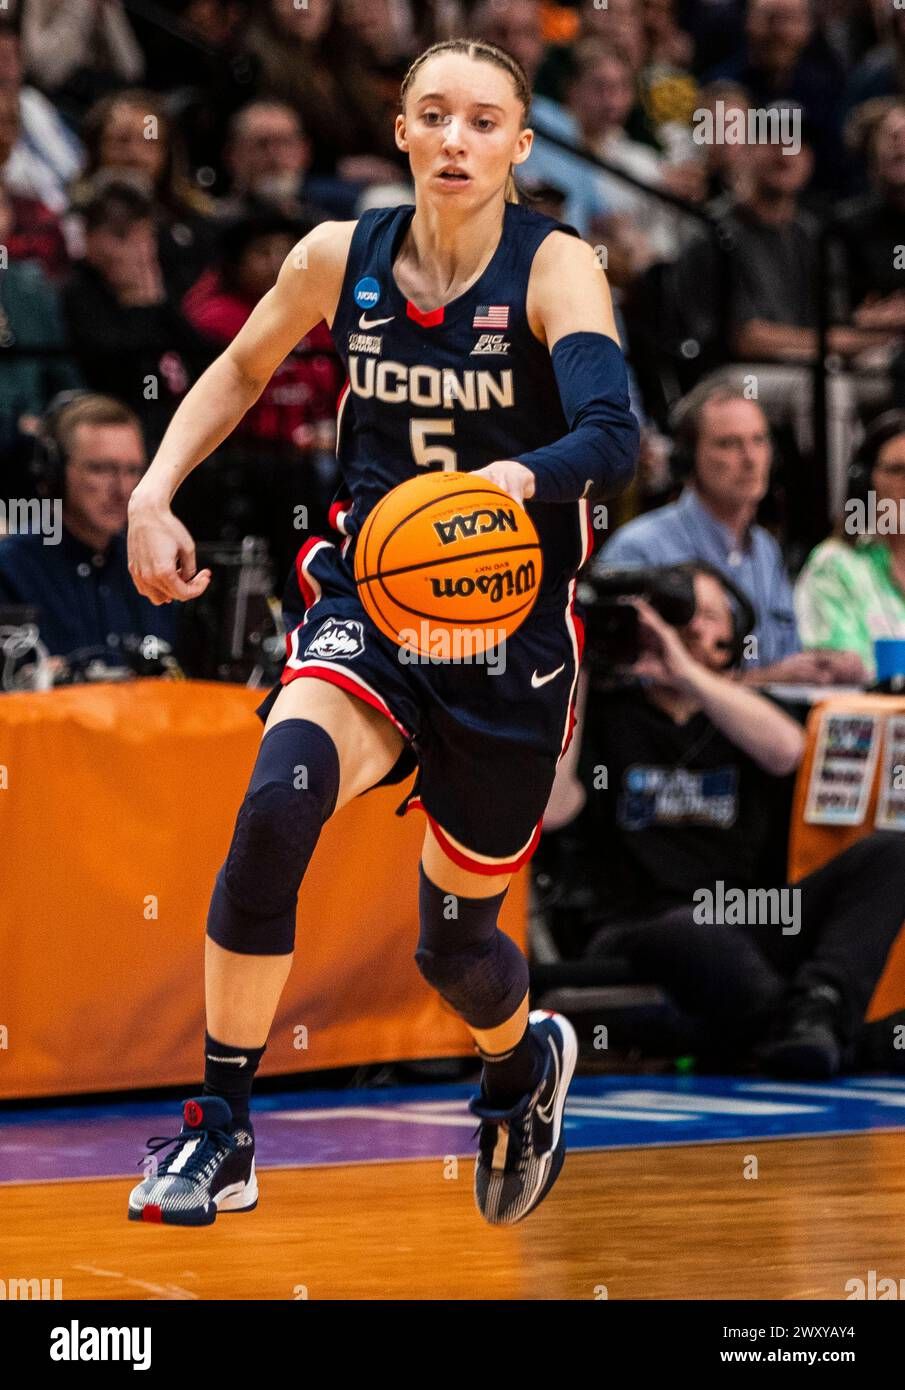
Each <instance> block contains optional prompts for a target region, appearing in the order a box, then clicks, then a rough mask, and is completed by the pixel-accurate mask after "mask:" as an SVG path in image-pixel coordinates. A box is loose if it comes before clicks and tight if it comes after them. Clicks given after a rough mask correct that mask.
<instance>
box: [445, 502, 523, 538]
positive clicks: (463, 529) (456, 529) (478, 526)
mask: <svg viewBox="0 0 905 1390" xmlns="http://www.w3.org/2000/svg"><path fill="white" fill-rule="evenodd" d="M434 530H435V531H436V533H437V535H438V536H439V537H440V543H441V545H452V543H453V542H454V541H457V540H459V538H460V537H462V538H466V539H467V538H468V537H471V536H483V535H486V534H487V532H488V531H515V532H517V531H518V522H517V521H516V519H515V512H514V511H512V510H509V511H504V510H503V509H502V507H497V508H496V509H491V508H488V507H480V508H478V509H477V510H476V511H473V512H466V513H465V514H464V515H463V514H462V513H461V512H457V513H456V515H455V516H453V517H450V518H449V520H448V521H435V522H434Z"/></svg>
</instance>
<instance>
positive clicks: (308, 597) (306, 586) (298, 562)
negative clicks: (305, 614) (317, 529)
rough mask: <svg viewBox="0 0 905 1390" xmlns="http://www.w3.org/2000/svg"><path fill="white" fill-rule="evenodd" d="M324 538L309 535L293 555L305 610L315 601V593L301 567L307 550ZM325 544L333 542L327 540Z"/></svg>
mask: <svg viewBox="0 0 905 1390" xmlns="http://www.w3.org/2000/svg"><path fill="white" fill-rule="evenodd" d="M324 539H325V538H324V537H323V536H309V537H308V539H307V540H306V541H305V544H304V545H303V546H302V548H301V550H300V551H299V552H298V554H297V555H296V557H295V577H296V579H297V580H298V586H299V592H300V593H301V595H302V598H303V599H304V600H305V608H306V610H307V609H309V608H310V607H311V606H312V604H313V603H314V602H315V600H316V598H317V594H316V593H315V592H314V589H313V587H312V585H311V580H310V579H309V578H308V576H307V575H306V574H305V571H304V569H303V565H304V563H305V557H306V556H307V554H308V552H309V550H313V548H314V546H316V545H321V544H323V541H324ZM327 544H328V545H332V544H333V542H332V541H328V542H327Z"/></svg>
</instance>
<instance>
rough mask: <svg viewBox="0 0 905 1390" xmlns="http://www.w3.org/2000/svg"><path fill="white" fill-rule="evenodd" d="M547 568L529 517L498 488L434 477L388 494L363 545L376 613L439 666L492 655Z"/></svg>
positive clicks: (358, 548)
mask: <svg viewBox="0 0 905 1390" xmlns="http://www.w3.org/2000/svg"><path fill="white" fill-rule="evenodd" d="M542 570H543V560H542V556H541V549H540V543H539V541H538V538H537V531H536V530H535V527H534V523H533V522H532V520H531V518H530V517H529V515H528V513H527V512H526V511H525V509H524V508H523V507H521V506H520V505H519V504H518V502H516V501H515V500H514V498H512V497H510V496H509V494H508V493H507V492H504V491H503V489H502V488H500V487H497V485H496V483H491V482H489V481H488V480H487V479H486V478H476V477H474V476H473V475H472V474H469V473H457V472H456V473H441V472H436V473H425V474H423V475H422V476H421V477H418V478H410V479H409V480H408V481H407V482H405V483H400V484H399V486H398V487H394V488H393V489H392V491H391V492H388V493H387V495H386V496H385V497H382V498H381V499H380V501H379V502H378V503H377V505H376V506H375V507H374V508H373V510H372V511H371V513H370V514H369V516H368V517H367V519H366V521H365V523H364V525H363V527H362V528H361V532H360V534H359V536H358V540H357V542H356V545H355V580H356V583H357V585H358V592H359V594H360V595H361V601H362V603H363V605H364V608H365V611H366V612H367V614H368V616H369V617H370V618H371V619H372V620H373V622H374V623H376V625H377V627H379V628H380V631H381V632H383V633H385V634H386V636H387V637H389V638H391V639H392V641H394V642H395V643H397V645H398V646H399V647H401V648H404V649H407V650H410V651H414V652H418V653H419V654H421V655H422V656H433V657H435V658H436V659H438V660H444V661H445V660H463V659H467V656H468V655H469V654H472V655H477V654H478V653H480V652H483V651H487V650H492V649H493V648H494V647H496V646H497V645H498V644H499V643H501V642H503V641H505V639H506V638H507V637H508V636H510V634H511V633H513V632H515V630H516V628H518V627H519V625H520V624H521V623H523V622H524V620H525V618H527V616H528V614H529V613H530V612H531V609H532V606H533V604H534V600H535V599H536V597H537V591H538V587H539V585H540V580H541V574H542Z"/></svg>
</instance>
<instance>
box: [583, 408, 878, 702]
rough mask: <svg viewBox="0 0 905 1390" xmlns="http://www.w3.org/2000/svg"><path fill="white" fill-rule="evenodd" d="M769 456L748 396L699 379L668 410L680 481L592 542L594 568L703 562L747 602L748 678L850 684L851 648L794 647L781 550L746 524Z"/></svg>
mask: <svg viewBox="0 0 905 1390" xmlns="http://www.w3.org/2000/svg"><path fill="white" fill-rule="evenodd" d="M772 455H773V448H772V443H771V439H770V427H769V424H768V423H767V417H766V416H765V415H764V412H763V410H762V409H761V407H760V406H759V405H758V404H757V402H756V401H752V400H749V399H747V398H746V397H745V396H744V395H743V394H742V393H741V392H740V391H738V390H737V389H736V388H734V387H732V386H726V385H718V384H713V383H708V382H702V383H701V384H700V386H698V387H695V389H694V391H692V392H690V393H689V395H688V396H687V397H686V398H685V400H684V401H683V402H682V404H681V408H680V411H679V413H678V420H677V431H676V451H675V455H674V467H675V471H676V473H677V475H679V476H681V477H682V478H683V481H684V484H685V485H684V487H683V490H682V494H681V496H680V498H679V500H678V501H677V502H671V503H669V504H668V505H667V506H665V507H658V508H657V509H656V510H655V511H652V512H648V513H647V514H646V515H645V516H639V517H636V518H635V519H634V520H633V521H629V522H627V523H626V525H624V526H621V527H620V528H619V530H618V531H617V532H616V533H615V535H614V536H612V537H611V538H610V539H609V540H608V541H607V542H606V543H605V545H603V546H602V547H601V549H600V551H599V552H598V556H597V558H596V559H595V561H594V568H595V569H598V568H599V567H600V566H617V565H618V566H620V567H621V566H628V565H638V566H641V565H663V564H675V565H677V564H683V563H686V562H687V561H690V560H700V561H703V562H705V563H707V564H709V565H712V566H714V568H715V569H717V570H718V571H719V572H720V573H721V574H724V575H725V576H726V577H727V578H728V579H731V580H733V581H734V582H735V583H736V584H737V585H738V586H739V587H740V588H741V589H742V590H743V591H744V593H745V594H746V595H747V597H748V599H749V600H750V601H751V602H752V603H753V604H754V606H755V609H756V612H757V619H758V621H757V626H756V627H755V629H754V632H753V634H752V641H751V651H750V653H746V659H745V668H744V679H745V681H746V682H747V683H748V684H751V685H763V684H766V683H768V682H771V681H782V682H785V683H788V684H808V685H810V684H814V685H828V684H836V683H853V684H858V683H860V682H862V681H863V680H864V679H865V677H866V672H865V671H864V668H863V666H862V664H861V661H860V660H859V658H858V656H857V655H856V654H855V653H853V652H844V651H802V650H801V649H800V648H801V644H800V642H799V638H798V633H797V631H796V627H795V608H794V600H793V595H792V585H791V582H790V580H789V576H788V574H787V572H786V568H785V564H784V562H783V558H782V554H781V552H780V549H779V546H778V545H777V543H776V541H775V540H774V539H773V537H772V536H771V535H770V533H769V532H768V531H766V530H765V529H764V527H763V526H759V525H758V524H757V522H756V521H755V516H756V514H757V509H758V506H759V505H760V503H761V501H762V500H763V498H764V497H765V495H766V492H767V488H768V487H769V482H770V467H771V463H772Z"/></svg>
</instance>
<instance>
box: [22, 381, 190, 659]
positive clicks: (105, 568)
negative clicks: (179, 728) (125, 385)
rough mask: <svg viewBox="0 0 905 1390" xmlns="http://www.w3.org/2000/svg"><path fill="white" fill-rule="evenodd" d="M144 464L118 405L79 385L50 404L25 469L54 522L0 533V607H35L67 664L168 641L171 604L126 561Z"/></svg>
mask: <svg viewBox="0 0 905 1390" xmlns="http://www.w3.org/2000/svg"><path fill="white" fill-rule="evenodd" d="M145 467H146V458H145V448H144V441H143V438H142V433H141V426H140V424H139V422H138V420H137V418H136V416H135V415H134V414H133V413H132V411H131V410H129V409H128V407H127V406H124V405H122V404H121V403H120V402H119V401H116V400H114V399H113V398H112V397H110V396H101V395H95V394H93V393H90V392H85V391H80V392H66V393H65V394H64V395H61V396H58V397H57V398H56V399H55V400H54V401H53V402H52V403H51V406H50V408H49V410H48V411H47V413H46V414H45V416H44V418H43V420H42V422H41V427H40V432H39V434H38V437H37V441H36V455H35V464H34V471H35V479H36V490H37V492H38V494H39V496H41V497H42V498H46V499H49V500H50V502H51V504H52V505H54V506H56V507H59V508H60V514H61V515H60V519H61V521H62V524H61V525H58V524H55V525H54V527H53V529H52V534H51V533H48V534H42V533H41V532H40V531H37V532H35V531H33V532H31V533H30V534H27V535H7V536H4V537H2V538H0V605H25V606H28V607H34V608H36V609H37V610H38V615H37V622H38V627H39V632H40V638H41V641H42V642H43V644H44V646H45V647H46V648H47V649H48V651H49V652H50V654H51V655H52V656H57V657H60V658H68V659H69V661H70V662H71V661H72V660H73V658H74V657H76V656H79V657H81V656H84V655H86V654H87V653H88V652H89V651H93V653H94V654H95V655H97V656H98V657H99V658H101V660H102V661H103V662H104V664H105V665H107V666H117V665H125V664H128V662H127V661H126V660H125V653H126V651H127V649H128V648H129V647H130V646H131V647H135V649H136V650H137V649H138V644H140V643H141V642H142V639H144V638H146V637H148V636H152V637H157V638H160V639H162V640H163V641H165V642H168V643H172V641H173V638H174V635H175V617H174V610H173V608H172V607H168V606H166V605H161V606H160V607H155V605H154V604H152V603H151V602H150V601H149V600H148V599H146V598H142V596H141V595H140V594H139V593H138V591H137V590H136V588H135V585H134V584H133V583H132V578H131V575H130V574H129V571H128V567H127V564H128V562H127V554H126V530H125V528H126V521H127V507H128V503H129V498H130V496H131V495H132V491H133V489H134V487H135V485H136V483H137V482H138V480H139V478H140V477H141V475H142V473H143V472H144V470H145ZM43 510H44V509H43V508H42V511H43Z"/></svg>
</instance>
